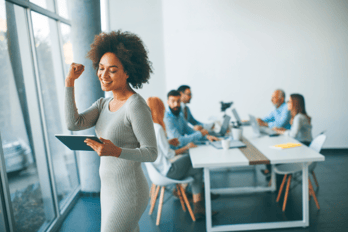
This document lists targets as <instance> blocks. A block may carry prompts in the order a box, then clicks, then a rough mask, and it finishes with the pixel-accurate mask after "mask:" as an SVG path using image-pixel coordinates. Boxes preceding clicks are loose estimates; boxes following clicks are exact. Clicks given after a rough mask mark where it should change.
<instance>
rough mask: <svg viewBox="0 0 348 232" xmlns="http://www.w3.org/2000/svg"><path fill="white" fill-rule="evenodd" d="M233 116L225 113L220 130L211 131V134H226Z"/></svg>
mask: <svg viewBox="0 0 348 232" xmlns="http://www.w3.org/2000/svg"><path fill="white" fill-rule="evenodd" d="M230 120H231V117H230V116H228V115H225V117H224V121H223V122H222V125H221V129H220V132H218V133H215V132H209V135H212V136H215V137H223V136H225V134H226V131H227V130H228V126H229V124H230Z"/></svg>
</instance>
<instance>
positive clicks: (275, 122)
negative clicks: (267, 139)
mask: <svg viewBox="0 0 348 232" xmlns="http://www.w3.org/2000/svg"><path fill="white" fill-rule="evenodd" d="M290 119H291V114H290V111H289V110H288V106H287V104H286V103H285V102H284V103H283V104H282V105H281V106H279V107H278V108H275V109H274V110H272V111H271V113H270V114H269V115H268V116H266V117H264V118H263V119H262V120H263V121H264V122H267V123H268V127H269V128H273V127H283V128H285V129H290V123H289V122H290Z"/></svg>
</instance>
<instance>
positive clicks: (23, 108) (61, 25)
mask: <svg viewBox="0 0 348 232" xmlns="http://www.w3.org/2000/svg"><path fill="white" fill-rule="evenodd" d="M25 2H26V1H25V0H17V1H11V0H8V1H7V2H6V1H5V0H0V80H1V84H0V141H1V142H0V158H1V159H0V177H1V179H0V180H1V181H0V231H2V230H3V228H5V224H6V225H7V226H8V227H7V228H9V230H10V231H26V232H31V231H33V232H34V231H44V230H46V229H47V228H49V227H50V226H52V223H54V222H56V221H58V219H59V217H60V216H61V215H62V214H63V213H64V211H65V210H66V208H67V206H68V205H69V203H70V202H71V201H72V199H73V198H74V197H76V194H77V193H78V190H79V178H78V169H77V163H76V155H75V153H74V152H72V151H70V150H69V149H67V148H66V147H65V146H64V145H62V144H61V143H60V141H59V140H57V139H56V138H55V136H54V135H55V134H69V133H70V132H69V131H67V129H66V126H65V122H64V110H63V101H64V77H65V75H66V74H67V71H68V68H69V65H70V63H71V62H72V57H73V53H72V44H71V42H70V41H71V40H70V25H68V24H67V22H68V8H67V1H66V0H56V1H54V0H30V2H31V3H32V4H26V3H25ZM14 3H15V4H16V5H15V4H14ZM33 4H36V5H37V6H40V7H39V8H37V7H36V8H35V12H34V11H32V10H31V6H34V7H35V5H33ZM42 8H43V9H42ZM40 9H41V11H42V12H40ZM45 9H46V10H45ZM47 10H49V11H50V12H51V13H47ZM38 11H39V12H38ZM52 17H53V18H52ZM62 17H63V18H65V19H63V20H62V21H63V22H62V21H60V20H59V19H61V18H62ZM1 160H3V161H4V162H1ZM2 170H5V172H4V171H2ZM1 174H3V175H1Z"/></svg>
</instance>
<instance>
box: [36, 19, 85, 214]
mask: <svg viewBox="0 0 348 232" xmlns="http://www.w3.org/2000/svg"><path fill="white" fill-rule="evenodd" d="M31 15H32V24H33V31H34V39H35V48H36V56H37V63H38V75H39V89H40V93H41V99H42V104H43V113H44V127H45V131H46V138H47V146H48V151H49V156H50V159H51V163H52V165H53V172H54V179H55V186H56V191H57V195H58V201H59V205H60V208H62V207H63V206H64V202H65V200H67V199H68V197H69V196H70V194H72V193H73V192H74V190H75V189H76V188H77V187H78V185H79V180H78V174H77V167H76V160H75V153H74V152H73V151H71V150H70V149H68V148H67V147H66V146H65V145H63V144H62V143H61V142H60V141H59V140H58V139H57V138H56V137H55V134H70V133H71V132H69V131H68V130H67V127H66V124H65V121H64V118H65V117H64V76H65V75H64V73H63V64H62V58H61V57H62V56H61V50H60V49H59V48H60V46H59V44H60V42H59V40H58V38H59V37H58V28H57V23H56V22H55V21H54V20H52V19H50V18H47V17H45V16H43V15H40V14H38V13H35V12H32V13H31ZM67 50H69V48H67Z"/></svg>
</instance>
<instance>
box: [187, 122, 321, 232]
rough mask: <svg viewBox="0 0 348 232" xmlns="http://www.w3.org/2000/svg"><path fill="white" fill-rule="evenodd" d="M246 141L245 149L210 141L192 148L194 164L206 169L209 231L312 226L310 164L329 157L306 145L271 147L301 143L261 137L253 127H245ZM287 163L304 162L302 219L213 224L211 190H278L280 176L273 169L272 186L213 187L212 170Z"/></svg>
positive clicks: (221, 191)
mask: <svg viewBox="0 0 348 232" xmlns="http://www.w3.org/2000/svg"><path fill="white" fill-rule="evenodd" d="M243 142H244V143H245V144H246V145H247V147H246V148H244V149H243V148H241V149H239V148H233V149H229V150H223V149H216V148H214V147H213V146H211V145H208V144H206V145H201V146H198V147H196V148H193V149H190V157H191V161H192V165H193V167H194V168H203V169H204V182H205V185H204V188H205V189H204V191H205V196H207V197H205V201H206V202H205V203H206V205H205V206H206V208H205V210H206V228H207V231H209V232H210V231H241V230H259V229H273V228H289V227H307V226H309V202H308V195H309V193H308V191H309V190H308V164H309V163H310V162H318V161H324V160H325V157H324V156H323V155H321V154H319V153H318V152H316V151H314V150H312V149H311V148H309V147H307V146H304V145H303V146H300V147H294V148H288V149H283V150H278V149H274V148H271V146H274V145H277V144H283V143H299V142H298V141H297V140H295V139H293V138H291V137H288V136H284V135H280V136H276V137H269V136H267V135H262V136H257V135H255V134H254V133H253V131H252V128H251V127H250V126H249V127H243ZM286 163H302V215H303V216H302V220H297V221H278V222H264V223H263V222H260V223H247V224H233V225H214V226H213V225H212V205H211V198H210V193H218V194H244V193H258V192H267V191H273V192H274V191H276V178H275V172H274V171H273V172H272V176H271V184H270V185H269V186H252V187H248V186H246V187H234V188H231V187H226V188H215V189H212V188H211V183H210V171H212V170H216V169H217V168H231V167H250V166H252V165H259V164H271V165H272V168H273V167H274V165H276V164H286ZM299 200H300V199H299ZM274 201H275V199H274ZM231 210H233V209H231ZM268 213H272V212H268ZM218 216H219V214H218V215H216V217H218Z"/></svg>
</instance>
